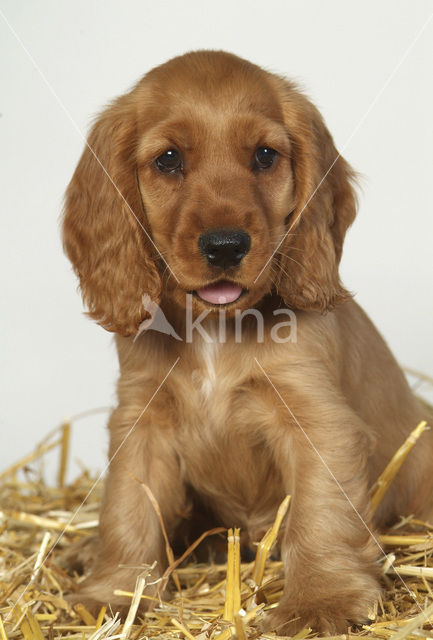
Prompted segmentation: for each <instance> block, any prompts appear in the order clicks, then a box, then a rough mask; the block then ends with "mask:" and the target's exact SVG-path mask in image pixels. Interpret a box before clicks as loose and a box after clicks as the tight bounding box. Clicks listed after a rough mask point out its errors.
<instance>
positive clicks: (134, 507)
mask: <svg viewBox="0 0 433 640" xmlns="http://www.w3.org/2000/svg"><path fill="white" fill-rule="evenodd" d="M353 185H354V172H353V171H352V170H351V168H350V167H349V165H348V164H347V162H346V161H345V160H344V159H343V158H342V157H341V156H340V155H339V154H338V153H337V150H336V148H335V146H334V143H333V140H332V137H331V135H330V133H329V132H328V130H327V128H326V126H325V124H324V122H323V119H322V117H321V116H320V114H319V113H318V111H317V109H316V108H315V107H314V106H313V105H312V104H311V103H310V102H309V100H308V99H307V98H306V97H305V96H304V95H303V94H302V93H301V92H300V91H299V90H298V89H297V88H296V86H295V85H294V84H293V83H291V82H288V81H287V80H285V79H283V78H281V77H278V76H276V75H273V74H271V73H268V72H266V71H264V70H262V69H260V68H259V67H257V66H255V65H254V64H251V63H250V62H247V61H246V60H242V59H240V58H238V57H236V56H234V55H231V54H229V53H224V52H220V51H218V52H214V51H198V52H193V53H188V54H186V55H184V56H181V57H178V58H175V59H173V60H170V61H169V62H167V63H166V64H163V65H162V66H160V67H158V68H156V69H153V70H152V71H150V72H149V73H148V74H147V75H146V76H144V78H143V79H142V80H140V82H139V83H138V84H137V85H136V86H135V87H134V88H133V89H132V91H130V92H129V93H127V94H126V95H124V96H121V97H120V98H118V99H117V100H115V101H114V102H113V103H112V104H111V105H110V106H109V107H108V108H107V109H105V111H103V113H102V114H101V116H100V117H99V118H98V120H97V121H96V124H95V125H94V127H93V129H92V131H91V133H90V136H89V139H88V145H87V147H86V148H85V150H84V152H83V155H82V157H81V159H80V161H79V164H78V167H77V169H76V171H75V173H74V176H73V178H72V180H71V183H70V185H69V187H68V189H67V193H66V205H65V211H64V218H63V234H64V235H63V237H64V246H65V249H66V252H67V254H68V256H69V258H70V260H71V262H72V264H73V266H74V269H75V271H76V273H77V275H78V277H79V280H80V286H81V292H82V295H83V299H84V301H85V303H86V305H87V307H88V310H89V311H88V313H89V315H90V317H91V318H93V319H94V320H96V321H97V322H98V323H99V324H101V325H102V326H103V327H104V328H105V329H107V330H108V331H112V332H114V333H115V334H116V338H115V339H116V345H117V350H118V355H119V362H120V379H119V383H118V406H117V408H116V409H115V410H114V412H113V414H112V416H111V418H110V422H109V430H110V450H109V458H110V467H109V473H108V477H107V481H106V488H105V498H104V500H103V504H102V508H101V517H100V528H99V543H98V554H97V558H96V565H95V568H94V570H93V573H92V574H91V575H90V577H88V578H87V579H86V580H85V581H84V582H83V584H82V586H81V590H80V592H79V594H78V596H77V598H78V599H80V600H82V601H83V600H84V601H86V602H87V604H88V605H89V603H90V604H91V603H94V604H97V603H107V602H109V603H110V604H111V605H112V606H113V607H116V608H117V607H119V606H121V605H123V604H125V600H124V599H122V598H121V597H118V596H115V595H114V594H113V591H114V589H127V590H132V589H133V588H134V584H135V579H136V576H137V574H138V573H139V572H140V565H143V564H145V563H148V564H152V563H153V562H154V561H155V560H156V561H157V569H156V571H157V572H158V573H159V575H161V574H162V573H163V571H164V569H165V567H166V566H167V558H166V552H165V543H164V538H163V534H162V531H161V525H160V522H159V519H158V516H157V514H156V512H155V509H154V507H153V506H152V503H151V501H150V499H149V491H148V490H149V489H150V491H151V493H152V494H153V496H154V498H155V500H156V501H157V503H158V505H159V508H160V510H161V513H162V518H163V521H164V525H165V528H166V530H167V533H168V536H169V538H170V540H171V541H172V542H173V543H174V542H175V541H176V536H177V532H178V531H179V528H180V527H181V526H182V525H183V524H184V520H185V514H187V513H188V512H189V513H190V515H191V517H193V516H194V513H191V512H193V511H194V508H195V507H194V505H195V506H197V505H201V507H200V508H205V509H206V510H207V511H208V512H209V513H212V514H213V518H214V520H215V522H216V523H219V524H220V525H223V526H232V525H239V526H241V527H242V529H243V530H244V531H245V532H247V534H248V536H249V539H250V540H251V541H252V542H254V541H256V540H258V539H259V538H260V536H261V535H263V533H264V531H265V530H266V529H267V528H268V527H269V526H270V524H271V523H272V522H273V520H274V517H275V513H276V509H277V507H278V505H279V503H280V502H281V501H282V499H283V498H284V496H285V495H286V494H290V495H291V496H292V501H291V507H290V513H289V516H288V518H287V522H286V525H285V528H284V531H283V536H282V542H281V554H282V558H283V561H284V567H285V587H284V592H283V595H282V598H281V601H280V603H279V605H278V607H277V609H276V610H275V611H274V612H273V613H272V614H271V616H270V617H269V618H268V622H267V625H268V627H269V628H270V629H276V630H277V631H278V633H279V634H282V633H283V632H285V633H294V632H296V630H297V629H299V628H302V627H303V626H305V625H307V626H312V627H313V628H314V629H315V630H316V631H320V632H329V633H341V632H344V631H346V630H347V627H348V626H349V625H351V624H352V623H361V622H363V621H364V620H365V619H366V617H367V613H368V609H369V607H371V606H372V604H373V602H374V600H375V599H376V598H377V596H378V594H379V581H378V574H379V572H378V566H377V560H378V558H379V557H380V555H381V554H380V549H379V548H378V546H377V544H376V543H375V541H374V540H373V538H372V535H371V531H372V530H374V527H376V528H380V527H384V526H386V525H389V524H390V523H392V522H394V521H395V520H396V519H397V518H398V517H399V516H400V515H403V514H406V515H407V514H412V513H414V514H417V515H418V516H419V517H421V518H428V517H429V516H430V515H431V514H432V508H433V504H432V493H433V492H432V473H431V470H432V460H433V442H432V436H431V433H426V434H425V435H424V436H423V444H422V445H421V446H418V447H415V449H414V450H413V451H412V453H411V454H410V457H409V459H408V461H407V462H406V463H405V465H404V467H403V468H402V470H401V471H400V472H399V474H398V476H397V478H396V480H395V482H394V484H393V486H392V487H391V488H390V490H389V491H388V493H387V494H386V496H385V499H384V500H383V503H382V504H381V506H380V509H379V510H378V512H377V513H376V514H375V517H374V521H372V513H371V508H370V499H369V488H370V487H371V485H372V483H373V482H374V481H375V480H376V478H377V477H378V475H379V474H380V472H381V471H382V470H383V468H384V466H385V464H386V463H387V462H388V461H389V459H390V458H391V456H392V455H393V453H394V452H395V450H396V449H397V448H398V446H400V444H401V443H402V442H403V441H404V439H405V438H406V437H407V435H408V434H409V433H410V431H411V430H412V429H413V428H414V427H415V426H416V425H417V423H418V422H419V421H420V420H421V419H424V418H426V411H425V408H424V407H423V406H421V405H420V403H419V402H418V400H417V399H416V398H415V397H414V396H413V395H412V393H411V391H410V389H409V387H408V385H407V383H406V380H405V378H404V376H403V374H402V372H401V371H400V369H399V367H398V366H397V364H396V362H395V360H394V358H393V356H392V355H391V353H390V351H389V350H388V348H387V346H386V344H385V343H384V341H383V339H382V338H381V337H380V335H379V334H378V332H377V331H376V329H375V328H374V326H373V325H372V323H371V322H370V320H369V319H368V317H367V316H366V315H365V313H364V312H363V311H362V309H360V307H359V306H358V305H357V304H356V303H355V302H354V301H353V299H352V297H351V295H350V294H349V293H348V291H347V290H346V289H345V288H344V286H343V285H342V283H341V281H340V278H339V275H338V265H339V261H340V258H341V253H342V248H343V241H344V236H345V233H346V230H347V228H348V227H349V225H350V224H351V223H352V222H353V220H354V218H355V211H356V201H355V195H354V190H353ZM283 316H284V318H283ZM156 318H159V320H158V322H156V325H155V323H154V322H153V321H155V319H156ZM146 487H147V488H146ZM120 565H122V566H121V567H120ZM152 589H154V587H149V589H148V593H149V594H152V593H153V591H152ZM294 619H296V620H294Z"/></svg>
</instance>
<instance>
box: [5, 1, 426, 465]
mask: <svg viewBox="0 0 433 640" xmlns="http://www.w3.org/2000/svg"><path fill="white" fill-rule="evenodd" d="M0 8H1V10H2V13H3V17H2V16H0V74H1V75H0V112H1V118H0V149H1V171H0V181H1V184H0V187H1V190H0V198H1V221H2V231H1V262H2V264H1V266H0V273H1V276H2V282H3V284H2V288H1V298H0V304H1V308H2V317H1V349H2V352H1V364H0V366H1V378H2V382H1V387H0V388H1V392H2V394H1V395H2V397H1V401H0V415H1V441H0V470H1V469H4V468H5V467H7V466H8V465H10V464H11V463H12V462H14V461H15V460H16V459H17V458H19V457H20V456H23V455H24V454H26V453H27V452H29V451H31V450H32V448H33V447H34V445H35V443H36V442H37V441H39V440H41V439H42V438H43V436H44V435H45V434H46V433H47V432H48V431H50V430H51V429H52V428H53V427H55V426H56V425H57V424H58V423H59V421H60V420H61V419H62V418H63V417H65V416H68V415H73V414H76V413H78V412H81V411H85V410H87V409H91V408H94V407H102V406H107V405H111V404H113V402H114V399H115V396H114V385H115V379H116V374H117V364H116V358H115V352H114V347H113V344H112V337H111V335H110V334H108V333H106V332H105V331H104V330H103V329H101V328H100V327H98V326H96V325H94V324H93V323H92V322H91V321H89V320H87V319H86V318H85V317H84V316H83V313H82V304H81V300H80V297H79V295H78V294H77V292H76V284H77V283H76V280H75V277H74V276H73V274H72V271H71V267H70V265H69V263H68V262H67V260H66V259H65V257H64V256H63V254H62V248H61V243H60V239H59V228H58V227H59V214H60V211H61V206H62V196H63V192H64V190H65V187H66V185H67V183H68V181H69V179H70V177H71V175H72V172H73V170H74V167H75V164H76V162H77V160H78V158H79V155H80V153H81V150H82V147H83V135H84V134H85V132H86V131H87V130H88V126H89V123H90V121H91V119H92V117H93V116H94V115H95V114H96V113H97V112H98V110H100V109H101V107H102V106H103V105H104V104H105V103H106V102H107V101H108V100H110V99H111V98H113V97H115V96H117V95H119V94H121V93H123V92H124V91H125V90H127V89H128V88H129V87H130V86H131V85H132V84H133V83H135V81H136V80H137V79H138V78H139V77H140V76H141V75H143V74H144V73H145V72H146V71H147V70H149V69H150V68H151V67H153V66H155V65H157V64H160V63H161V62H163V61H165V60H167V59H168V58H170V57H172V56H174V55H177V54H180V53H184V52H185V51H188V50H191V49H197V48H214V49H226V50H229V51H232V52H234V53H236V54H238V55H240V56H243V57H245V58H249V59H250V60H252V61H253V62H256V63H258V64H260V65H261V66H264V67H266V68H268V69H270V70H272V71H276V72H279V73H281V74H286V75H288V76H290V77H291V78H294V79H297V80H299V81H300V82H301V83H302V85H303V86H304V87H305V89H306V90H307V92H308V94H309V95H310V96H311V98H312V99H313V100H314V102H315V103H316V104H317V105H318V107H319V108H320V109H321V111H322V113H323V114H324V116H325V119H326V121H327V123H328V126H329V128H330V130H331V132H332V133H333V135H334V138H335V140H336V143H337V146H338V147H339V149H340V150H341V151H342V152H343V155H344V156H345V157H346V158H347V159H348V160H349V161H350V162H351V164H352V165H353V166H354V167H355V168H356V169H357V170H358V171H359V172H361V174H362V175H363V181H362V182H363V193H362V194H361V199H360V211H359V215H358V219H357V221H356V223H355V224H354V226H353V228H352V229H351V231H350V232H349V235H348V238H347V241H346V245H345V251H344V256H343V262H342V275H343V280H344V282H345V283H346V285H347V286H348V287H349V288H350V289H351V290H352V291H354V292H356V298H357V300H358V301H359V302H360V303H361V304H362V305H363V306H364V308H365V309H366V310H367V312H368V313H369V314H370V316H371V317H372V318H373V320H374V321H375V323H376V325H377V326H378V328H379V329H380V331H381V332H382V333H383V335H384V336H385V338H386V339H387V341H388V343H389V344H390V345H391V347H392V349H393V351H394V353H395V354H396V356H397V358H398V360H399V361H400V362H401V363H402V364H404V365H407V366H410V367H413V368H415V369H418V370H420V371H424V372H425V373H430V374H431V373H432V369H433V361H432V357H431V355H432V342H433V338H432V330H431V323H432V320H431V319H432V311H433V303H432V295H431V275H432V267H431V254H432V240H433V233H432V231H433V228H432V218H433V216H432V213H433V207H432V204H433V199H432V190H431V180H432V150H433V128H432V113H433V104H432V103H433V101H432V97H433V90H432V77H433V75H432V71H433V70H432V66H431V61H432V59H433V20H431V21H430V22H429V23H428V24H427V26H425V25H426V23H427V21H428V19H429V18H430V16H431V14H432V11H433V3H432V2H431V0H428V1H423V0H417V1H416V2H413V1H412V0H407V1H404V2H402V1H396V0H381V1H380V2H378V1H377V0H364V1H363V2H355V1H353V0H350V1H348V0H327V1H326V2H320V1H318V0H317V1H312V0H300V1H293V0H285V1H276V0H267V2H263V1H262V0H260V1H256V0H230V1H226V0H218V1H215V2H208V1H207V0H201V1H198V0H183V1H182V2H175V1H174V0H173V1H170V2H168V1H165V0H162V1H161V0H159V1H155V0H151V1H149V0H141V1H134V2H132V1H129V2H128V1H126V2H114V1H105V2H102V1H97V0H74V1H64V2H59V1H58V0H52V1H48V0H41V1H38V2H30V1H27V2H24V1H22V0H0ZM5 19H7V21H9V23H10V24H9V25H8V24H7V22H6V21H5ZM424 27H425V28H424ZM423 28H424V30H423V31H422V29H423ZM13 31H15V34H14V33H13ZM365 374H366V375H368V371H366V372H365ZM105 421H106V415H104V414H99V415H96V416H93V417H91V418H85V419H82V420H77V421H76V422H75V423H74V429H73V441H72V454H73V457H74V458H79V459H81V460H83V461H84V463H85V464H86V465H89V466H91V467H92V468H95V467H98V468H102V466H103V461H104V453H105V450H106V446H107V442H106V434H105V432H104V424H105ZM52 464H55V461H53V463H52ZM76 472H77V468H76V467H75V468H72V469H71V475H72V476H74V474H76Z"/></svg>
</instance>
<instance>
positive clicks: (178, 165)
mask: <svg viewBox="0 0 433 640" xmlns="http://www.w3.org/2000/svg"><path fill="white" fill-rule="evenodd" d="M155 165H156V167H157V168H158V169H159V171H162V173H175V172H176V171H179V170H180V169H182V156H181V155H180V153H179V151H177V150H176V149H168V151H165V152H164V153H163V154H161V155H160V156H158V158H157V159H156V160H155Z"/></svg>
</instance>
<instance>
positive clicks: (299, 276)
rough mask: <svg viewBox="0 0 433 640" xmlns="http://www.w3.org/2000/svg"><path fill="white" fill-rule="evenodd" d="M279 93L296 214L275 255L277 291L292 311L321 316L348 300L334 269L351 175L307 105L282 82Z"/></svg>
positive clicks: (351, 197)
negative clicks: (288, 141)
mask: <svg viewBox="0 0 433 640" xmlns="http://www.w3.org/2000/svg"><path fill="white" fill-rule="evenodd" d="M278 91H279V93H280V96H281V101H282V109H283V116H284V121H285V126H286V128H287V131H288V135H289V137H290V139H291V142H292V148H293V168H294V173H295V185H296V186H295V189H296V209H295V211H293V212H292V214H291V215H290V217H289V219H288V221H287V227H286V231H288V233H287V236H286V238H285V240H284V242H283V244H282V245H281V246H280V247H279V251H278V253H277V270H278V272H279V275H278V281H277V289H278V292H279V293H280V295H281V296H282V297H283V298H284V300H285V301H286V303H287V304H289V305H290V306H292V307H293V308H296V309H305V310H313V311H321V312H325V311H327V310H330V309H332V308H333V307H335V306H336V305H337V304H339V303H341V302H343V301H344V300H346V299H348V298H349V297H350V294H349V292H348V291H346V289H344V287H343V286H342V284H341V282H340V278H339V274H338V264H339V262H340V258H341V253H342V247H343V241H344V236H345V234H346V230H347V228H348V227H349V226H350V225H351V224H352V222H353V220H354V219H355V215H356V196H355V192H354V189H353V184H354V182H355V173H354V171H353V170H352V169H351V168H350V166H349V165H348V163H347V162H346V161H345V160H344V158H342V157H341V156H340V155H339V154H338V151H337V149H336V148H335V146H334V142H333V139H332V137H331V135H330V133H329V131H328V129H327V128H326V125H325V123H324V121H323V119H322V116H321V115H320V113H319V112H318V110H317V109H316V108H315V107H314V106H313V105H312V104H311V102H310V101H309V100H308V99H307V98H306V97H305V96H304V95H303V94H302V93H300V92H299V91H298V90H297V89H295V87H294V86H293V85H291V84H290V83H288V82H286V81H284V80H279V85H278Z"/></svg>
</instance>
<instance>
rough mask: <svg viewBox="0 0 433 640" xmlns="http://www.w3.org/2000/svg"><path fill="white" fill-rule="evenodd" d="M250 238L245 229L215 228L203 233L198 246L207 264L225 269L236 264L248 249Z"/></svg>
mask: <svg viewBox="0 0 433 640" xmlns="http://www.w3.org/2000/svg"><path fill="white" fill-rule="evenodd" d="M250 245H251V239H250V236H249V235H248V233H245V231H233V230H231V229H215V230H214V231H208V232H207V233H203V234H202V235H201V236H200V237H199V239H198V246H199V249H200V251H201V252H202V254H203V255H204V256H205V257H206V259H207V261H208V262H209V264H212V265H215V266H217V267H222V268H223V269H227V268H228V267H235V266H237V265H238V264H239V263H240V261H241V260H242V258H243V257H244V256H245V255H246V254H247V253H248V251H249V250H250Z"/></svg>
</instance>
